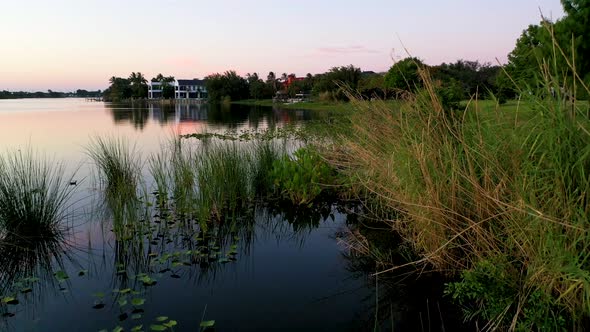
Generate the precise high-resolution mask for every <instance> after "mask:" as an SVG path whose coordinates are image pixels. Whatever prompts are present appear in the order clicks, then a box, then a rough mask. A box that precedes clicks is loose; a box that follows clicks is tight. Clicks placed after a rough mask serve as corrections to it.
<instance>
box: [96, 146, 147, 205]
mask: <svg viewBox="0 0 590 332" xmlns="http://www.w3.org/2000/svg"><path fill="white" fill-rule="evenodd" d="M86 152H87V154H88V156H90V158H91V159H92V161H93V162H94V163H95V165H96V166H97V167H98V179H99V181H100V184H101V185H103V186H104V188H105V191H106V193H107V195H125V196H131V197H133V196H135V194H136V190H137V186H138V184H139V181H140V174H141V172H140V170H141V167H140V165H141V162H140V157H139V154H138V153H137V151H136V150H135V148H134V147H130V146H129V143H128V142H127V141H126V140H125V139H122V138H115V137H107V138H103V137H100V136H95V137H94V138H92V139H91V140H90V143H89V145H88V147H87V149H86Z"/></svg>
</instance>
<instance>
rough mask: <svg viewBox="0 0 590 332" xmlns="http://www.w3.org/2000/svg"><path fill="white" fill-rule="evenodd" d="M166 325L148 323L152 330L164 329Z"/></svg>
mask: <svg viewBox="0 0 590 332" xmlns="http://www.w3.org/2000/svg"><path fill="white" fill-rule="evenodd" d="M166 329H167V327H166V326H164V325H150V330H152V331H166Z"/></svg>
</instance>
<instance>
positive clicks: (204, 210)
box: [196, 142, 253, 219]
mask: <svg viewBox="0 0 590 332" xmlns="http://www.w3.org/2000/svg"><path fill="white" fill-rule="evenodd" d="M249 158H250V156H249V154H248V153H247V151H246V150H244V149H241V148H240V147H239V146H238V145H237V144H236V143H227V144H225V143H222V144H218V143H215V142H213V143H211V145H207V146H205V147H204V149H203V150H201V151H200V152H199V154H198V155H197V156H196V160H197V161H196V165H197V179H198V205H199V208H200V216H201V219H204V218H207V215H210V216H213V217H215V218H218V219H219V218H220V217H221V215H222V214H223V212H224V211H226V210H229V211H235V210H236V209H237V208H239V207H241V206H244V205H243V204H244V203H247V202H248V201H249V200H250V199H251V198H252V193H253V191H252V184H251V182H250V179H251V173H250V167H249V160H250V159H249Z"/></svg>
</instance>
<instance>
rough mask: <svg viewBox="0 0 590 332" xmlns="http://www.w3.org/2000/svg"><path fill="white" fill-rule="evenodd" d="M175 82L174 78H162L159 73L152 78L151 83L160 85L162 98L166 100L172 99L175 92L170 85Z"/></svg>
mask: <svg viewBox="0 0 590 332" xmlns="http://www.w3.org/2000/svg"><path fill="white" fill-rule="evenodd" d="M175 81H176V80H175V79H174V76H164V75H162V74H161V73H160V74H158V75H157V76H156V77H154V78H152V82H160V83H162V98H166V99H170V98H174V92H175V91H174V86H173V85H172V83H174V82H175Z"/></svg>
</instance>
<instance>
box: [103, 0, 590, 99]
mask: <svg viewBox="0 0 590 332" xmlns="http://www.w3.org/2000/svg"><path fill="white" fill-rule="evenodd" d="M561 2H562V5H563V7H564V10H565V13H566V15H565V16H564V17H563V18H561V19H560V20H558V21H556V22H550V21H549V20H547V19H543V20H542V21H541V23H540V24H538V25H531V26H529V27H528V28H527V29H526V30H524V31H523V33H522V35H521V36H520V38H518V40H517V42H516V45H515V48H514V50H513V51H512V52H511V53H510V54H509V55H508V63H507V64H505V65H499V64H498V65H492V64H491V63H481V62H479V61H470V60H458V61H456V62H454V63H442V64H440V65H435V66H429V65H426V64H424V63H423V62H422V61H421V60H420V59H418V58H412V57H408V58H405V59H403V60H400V61H398V62H396V63H395V64H393V65H392V66H391V68H390V69H389V70H388V71H387V72H385V73H375V72H371V71H362V70H361V69H360V68H358V67H355V66H353V65H348V66H340V67H333V68H331V69H330V70H328V71H327V72H325V73H321V74H316V75H312V74H309V73H308V74H307V75H305V76H304V77H296V76H295V74H287V73H283V74H282V75H280V76H278V75H276V74H275V72H273V71H271V72H269V73H268V74H267V75H266V77H263V76H260V75H259V74H258V73H249V74H247V75H246V76H245V77H242V76H240V75H238V74H237V73H236V72H235V71H233V70H229V71H226V72H224V73H215V74H212V75H209V76H207V77H205V81H206V87H207V91H208V95H209V100H210V101H211V102H220V101H228V100H232V101H236V100H244V99H256V100H260V99H270V98H273V97H276V96H282V97H286V98H289V97H291V98H292V97H295V96H296V95H297V94H302V93H303V94H308V95H311V96H313V97H314V98H315V99H317V100H326V101H346V100H348V96H349V95H350V93H354V94H356V95H357V96H358V97H360V98H364V99H371V98H375V97H377V98H382V99H391V98H401V97H403V96H404V94H405V93H407V92H408V91H410V92H414V91H416V90H418V89H420V88H422V82H421V80H420V75H419V69H426V70H428V72H429V74H430V76H431V77H432V79H433V82H434V83H435V88H436V89H437V91H438V93H439V95H440V97H441V100H442V102H443V103H444V104H446V105H450V106H452V105H455V104H457V103H458V101H460V100H465V99H469V98H472V97H477V98H480V99H483V98H496V99H497V100H498V101H499V102H503V101H505V100H507V99H511V98H515V97H516V96H518V95H519V94H520V93H522V92H523V87H525V90H528V91H529V92H530V93H532V91H539V87H538V86H537V85H538V82H541V81H542V80H540V79H539V77H538V75H541V74H542V73H543V71H541V70H539V68H540V66H548V65H550V64H547V63H545V62H544V59H549V58H555V59H556V61H557V62H559V63H557V64H554V65H553V67H554V68H570V69H568V70H564V71H563V72H561V73H559V74H560V75H561V77H562V78H563V80H564V83H563V89H564V90H566V89H570V88H569V87H570V86H571V87H572V88H571V89H570V90H572V89H573V81H574V80H573V77H574V70H573V69H571V68H575V71H576V72H577V73H578V74H579V75H581V77H582V78H583V80H584V82H586V83H587V85H590V22H589V21H590V0H561ZM555 45H558V46H559V47H555ZM152 81H158V82H162V85H163V90H164V91H163V97H164V98H173V97H174V89H173V87H172V86H170V85H168V83H171V82H173V81H174V77H172V76H170V77H166V76H163V75H162V74H159V75H158V76H157V77H155V78H153V79H152ZM110 83H111V86H110V87H109V88H108V89H107V90H105V99H107V100H123V99H134V98H146V97H147V80H146V79H145V77H144V76H143V75H142V74H141V73H132V74H131V75H130V76H129V77H128V78H119V77H112V78H111V80H110ZM576 90H577V91H573V93H575V94H576V97H577V98H587V97H588V96H585V95H584V91H585V90H584V88H583V87H580V86H578V87H577V89H576Z"/></svg>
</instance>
